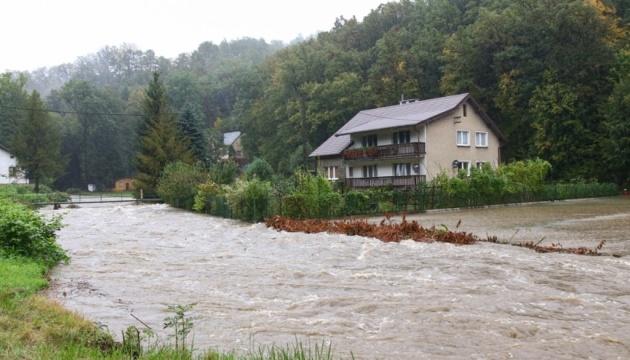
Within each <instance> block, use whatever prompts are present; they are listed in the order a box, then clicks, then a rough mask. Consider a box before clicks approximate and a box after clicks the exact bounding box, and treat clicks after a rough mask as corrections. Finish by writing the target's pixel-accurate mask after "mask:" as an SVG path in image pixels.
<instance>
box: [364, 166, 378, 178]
mask: <svg viewBox="0 0 630 360" xmlns="http://www.w3.org/2000/svg"><path fill="white" fill-rule="evenodd" d="M363 177H364V178H371V177H378V170H377V166H376V165H364V166H363Z"/></svg>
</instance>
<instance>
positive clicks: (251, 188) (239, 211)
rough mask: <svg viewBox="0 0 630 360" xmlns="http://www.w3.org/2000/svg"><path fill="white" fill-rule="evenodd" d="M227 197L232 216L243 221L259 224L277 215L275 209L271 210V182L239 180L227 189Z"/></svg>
mask: <svg viewBox="0 0 630 360" xmlns="http://www.w3.org/2000/svg"><path fill="white" fill-rule="evenodd" d="M225 197H226V199H227V201H228V204H229V206H230V210H231V214H232V216H234V217H236V218H239V219H241V220H246V221H254V222H258V221H262V220H263V219H264V218H265V217H267V216H271V215H273V214H274V213H275V212H274V210H275V209H272V208H271V205H272V202H271V183H270V182H269V181H262V180H259V179H252V180H249V181H247V180H240V179H237V180H236V181H235V182H234V184H232V186H229V187H227V188H226V194H225Z"/></svg>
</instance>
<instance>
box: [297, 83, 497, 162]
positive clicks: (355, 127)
mask: <svg viewBox="0 0 630 360" xmlns="http://www.w3.org/2000/svg"><path fill="white" fill-rule="evenodd" d="M469 98H470V95H469V94H468V93H464V94H459V95H452V96H445V97H441V98H435V99H428V100H421V101H413V102H407V103H404V104H400V105H393V106H386V107H382V108H376V109H371V110H363V111H361V112H359V113H358V114H356V115H355V116H354V117H353V118H352V119H350V121H348V122H347V123H346V124H345V125H344V126H343V127H342V128H341V129H339V130H338V131H337V132H336V133H335V134H334V135H333V136H331V137H330V138H329V139H328V140H326V141H325V142H324V143H323V144H322V145H320V146H319V147H318V148H317V149H315V151H313V152H312V153H311V154H310V155H309V156H311V157H313V156H330V155H338V154H340V153H341V152H342V151H343V150H344V149H345V148H347V147H348V146H349V145H350V143H351V140H350V134H356V133H362V132H369V131H377V130H384V129H392V128H399V127H409V126H413V125H418V124H421V123H425V122H430V121H432V120H436V119H439V118H441V117H443V116H444V115H446V114H448V113H449V112H452V111H454V110H455V109H457V107H458V106H459V105H460V104H461V103H463V102H464V101H466V100H467V99H469ZM471 100H472V99H471ZM474 105H475V109H476V110H478V111H480V109H479V106H478V105H477V104H476V103H475V104H474ZM482 117H483V118H484V121H486V122H488V121H490V122H491V120H490V119H489V118H487V116H485V114H482ZM495 129H496V126H494V128H493V130H495ZM497 130H498V129H497ZM499 134H500V133H499ZM501 135H502V134H500V136H501Z"/></svg>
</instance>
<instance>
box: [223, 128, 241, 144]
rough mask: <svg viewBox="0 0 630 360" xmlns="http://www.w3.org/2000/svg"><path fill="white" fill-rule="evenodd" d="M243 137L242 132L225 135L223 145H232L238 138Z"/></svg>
mask: <svg viewBox="0 0 630 360" xmlns="http://www.w3.org/2000/svg"><path fill="white" fill-rule="evenodd" d="M239 136H241V132H240V131H232V132H229V133H223V145H227V146H230V145H232V144H233V143H234V142H235V141H236V139H238V137H239Z"/></svg>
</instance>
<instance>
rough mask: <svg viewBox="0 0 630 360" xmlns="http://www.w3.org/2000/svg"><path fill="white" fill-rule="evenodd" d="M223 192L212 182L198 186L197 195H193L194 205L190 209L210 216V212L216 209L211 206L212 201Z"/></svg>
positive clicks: (220, 187) (219, 186)
mask: <svg viewBox="0 0 630 360" xmlns="http://www.w3.org/2000/svg"><path fill="white" fill-rule="evenodd" d="M224 192H225V190H224V189H223V187H222V186H221V185H219V184H217V183H215V182H214V181H212V180H208V181H206V182H205V183H203V184H201V185H199V188H198V190H197V195H195V204H194V205H193V207H192V208H193V210H195V211H198V212H204V213H207V214H212V210H213V209H214V208H216V206H213V200H215V199H216V197H217V196H219V195H223V193H224Z"/></svg>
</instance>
